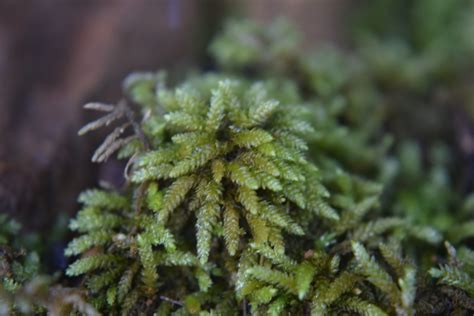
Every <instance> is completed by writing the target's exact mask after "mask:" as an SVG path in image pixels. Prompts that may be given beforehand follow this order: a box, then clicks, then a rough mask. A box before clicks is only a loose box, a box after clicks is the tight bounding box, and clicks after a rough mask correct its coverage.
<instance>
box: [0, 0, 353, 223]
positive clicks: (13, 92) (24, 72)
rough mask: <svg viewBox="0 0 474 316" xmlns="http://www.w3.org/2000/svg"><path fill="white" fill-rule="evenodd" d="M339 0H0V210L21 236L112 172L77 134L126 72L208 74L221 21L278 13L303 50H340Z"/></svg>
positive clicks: (343, 5)
mask: <svg viewBox="0 0 474 316" xmlns="http://www.w3.org/2000/svg"><path fill="white" fill-rule="evenodd" d="M351 3H352V1H348V0H258V1H252V0H242V1H220V0H133V1H132V0H94V1H93V0H86V1H79V0H71V1H64V0H45V1H23V0H20V1H18V0H0V211H1V212H7V213H9V214H12V215H14V217H15V218H17V219H18V220H19V221H20V222H21V223H22V224H23V226H24V227H26V229H28V230H38V229H48V228H50V227H51V225H53V224H54V223H53V221H52V219H53V218H56V215H57V214H59V213H61V214H65V215H66V216H68V217H69V216H71V215H72V214H74V213H75V211H76V209H77V204H76V197H77V195H78V193H79V192H80V191H81V190H82V189H84V188H86V187H92V186H95V185H96V184H97V183H98V181H99V179H103V180H106V181H110V182H112V183H114V182H117V181H118V182H119V181H120V180H119V179H120V177H121V167H119V166H114V163H113V162H112V163H109V164H105V165H103V166H102V165H94V164H92V163H91V162H90V157H91V153H92V152H93V149H94V148H95V147H96V146H97V144H98V143H99V141H100V139H101V137H102V136H103V135H97V134H96V135H88V136H86V137H78V136H77V131H78V129H79V128H80V126H81V125H83V124H84V123H85V122H87V121H88V120H90V118H91V117H88V115H89V114H88V113H86V112H85V111H83V110H82V104H84V103H85V102H89V101H104V102H115V101H116V100H117V99H118V98H119V97H120V95H121V81H122V80H123V78H124V77H125V76H126V75H127V74H128V73H130V72H131V71H137V70H158V69H167V70H170V71H171V72H175V73H180V72H183V71H184V70H185V69H189V68H190V67H194V68H199V69H202V68H204V69H206V68H212V62H211V61H210V60H209V57H208V55H207V52H206V48H207V45H208V43H209V42H210V40H211V39H212V37H213V36H214V35H215V33H217V32H219V31H220V29H221V27H222V22H223V20H224V19H225V18H226V17H227V16H229V15H241V16H246V17H250V18H252V19H255V20H257V21H262V22H266V21H271V20H272V19H274V18H275V17H278V16H281V15H284V16H286V17H287V18H288V19H289V20H290V21H291V22H293V23H294V24H295V25H296V26H297V27H298V28H299V29H300V30H301V31H303V32H304V34H305V36H306V38H305V39H306V40H305V42H304V43H305V45H308V46H311V47H314V46H318V44H319V43H327V42H331V43H334V44H336V45H339V46H342V47H344V46H347V43H346V42H347V41H346V37H347V34H345V31H347V27H346V26H345V20H346V14H347V12H348V11H349V10H350V4H351Z"/></svg>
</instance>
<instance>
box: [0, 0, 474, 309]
mask: <svg viewBox="0 0 474 316" xmlns="http://www.w3.org/2000/svg"><path fill="white" fill-rule="evenodd" d="M433 2H436V1H433ZM433 2H430V1H419V2H417V3H419V4H417V5H414V4H412V5H413V6H416V10H422V9H423V5H425V6H430V5H431V4H432V3H433ZM438 2H439V1H437V2H436V3H438ZM458 2H461V1H458ZM442 3H445V2H439V3H438V4H439V5H440V6H441V5H442ZM456 3H457V2H456ZM394 6H395V5H394ZM459 8H464V9H465V10H464V12H463V13H462V17H465V16H467V17H469V12H470V11H469V10H467V9H466V8H467V7H466V6H461V7H459ZM459 8H458V7H456V6H454V5H453V6H452V7H450V8H449V10H448V9H447V8H444V7H443V8H441V9H440V10H441V11H440V12H447V13H446V14H448V16H444V15H441V16H440V15H439V14H438V15H436V14H434V13H433V19H434V20H431V24H430V25H431V26H432V28H436V27H437V25H438V24H436V23H435V22H436V20H435V18H436V17H438V18H440V19H442V20H443V21H444V20H447V21H451V20H454V18H453V17H452V16H451V15H454V17H456V21H457V22H456V23H454V22H452V23H450V24H449V23H448V24H443V25H447V26H446V27H447V28H449V30H450V31H449V32H448V31H446V34H445V35H444V36H446V37H451V36H453V34H457V35H456V36H458V37H462V36H466V34H465V33H464V32H465V31H466V29H469V28H468V27H466V26H465V25H463V24H462V23H463V21H464V20H462V19H461V15H459V16H458V15H455V13H456V12H458V14H460V13H459ZM374 10H375V9H374ZM414 10H415V9H414ZM416 10H415V11H414V12H418V11H416ZM433 10H434V9H433ZM435 11H436V10H435ZM436 12H438V11H436ZM436 12H435V13H436ZM472 12H474V10H473V11H472ZM438 13H439V12H438ZM367 14H368V13H367ZM449 14H451V15H449ZM450 19H451V20H450ZM466 19H467V18H466ZM367 21H368V22H367ZM369 22H370V23H373V24H375V25H377V24H376V23H377V20H376V19H373V18H372V20H371V19H369V18H367V20H366V23H367V25H362V26H359V28H358V29H359V30H361V34H359V35H358V36H359V37H358V38H359V40H358V42H357V43H358V45H359V46H360V47H361V49H360V50H358V51H357V53H355V54H353V55H348V54H345V53H342V52H340V51H337V50H336V49H333V48H325V49H320V50H318V51H316V52H311V51H310V52H307V51H303V50H301V49H300V46H299V41H298V38H299V37H300V36H299V35H298V34H296V32H295V31H294V30H293V29H292V28H291V26H290V25H288V24H287V23H286V22H284V21H277V22H275V23H274V24H272V25H271V26H269V27H263V26H260V25H257V24H255V23H253V22H251V21H238V22H237V21H231V22H229V23H228V24H227V26H226V28H225V29H224V31H223V32H222V34H220V35H219V36H218V37H217V38H216V39H215V41H214V42H213V43H212V44H211V46H210V51H211V54H212V55H213V56H214V59H215V60H216V63H217V64H218V70H217V71H215V72H213V73H203V74H193V75H189V76H188V77H187V78H185V79H184V80H183V81H181V82H180V83H177V84H172V85H170V84H169V83H168V82H167V80H166V76H165V75H164V73H162V72H159V73H137V74H132V75H130V76H129V77H128V78H127V79H126V80H125V82H124V99H123V100H120V101H119V102H118V103H117V104H115V105H111V104H103V103H89V104H87V105H86V108H87V109H90V110H95V111H98V112H101V113H102V114H103V115H102V116H101V117H100V118H98V119H97V120H96V121H93V122H91V123H89V124H88V125H86V126H85V127H84V128H83V129H82V130H81V131H80V133H81V134H83V133H87V132H91V131H93V130H96V129H99V128H104V127H106V126H109V125H113V126H114V128H113V129H112V130H111V132H110V134H109V135H108V136H107V137H106V139H105V140H104V142H103V144H102V145H100V147H99V148H98V149H97V151H96V152H95V154H94V156H93V161H96V162H105V161H107V160H108V159H109V158H110V157H112V156H117V157H118V158H119V159H123V160H124V161H125V163H126V167H125V168H124V178H125V185H124V186H123V187H122V188H116V189H111V188H101V189H91V190H87V191H85V192H83V193H82V194H81V195H80V197H79V202H80V203H81V205H82V209H81V210H80V211H79V213H78V214H77V216H76V218H74V219H73V220H71V222H70V225H69V227H70V229H71V230H72V231H74V232H76V237H75V238H74V239H73V240H72V241H70V243H69V245H68V246H67V248H66V250H65V253H66V255H67V256H69V257H71V260H72V263H71V264H70V265H69V267H68V268H67V270H66V271H65V274H66V275H67V276H69V277H74V278H77V279H78V280H79V282H78V283H77V284H78V285H77V286H76V287H74V288H66V287H63V286H60V285H56V286H54V287H52V286H51V285H52V284H55V283H58V282H57V281H55V280H54V278H48V277H44V276H38V272H37V271H36V270H35V269H37V266H38V263H37V260H36V259H37V257H35V255H34V253H31V254H29V255H26V254H24V253H23V252H21V251H20V250H19V247H20V246H19V245H18V244H17V242H14V241H13V240H14V238H13V237H14V236H13V235H14V233H15V231H16V230H17V229H18V227H17V226H16V224H15V223H14V222H9V221H8V220H7V219H6V218H5V219H3V218H1V219H0V227H1V228H2V230H1V231H0V245H2V246H1V247H2V248H1V251H2V256H1V260H2V261H0V274H1V276H2V279H3V281H2V284H1V285H0V301H1V302H2V303H3V304H2V306H1V308H0V314H8V313H16V314H28V313H33V311H35V312H36V313H41V312H45V311H47V310H48V311H49V312H51V313H57V314H61V313H62V314H71V313H75V314H86V315H97V314H99V313H101V314H105V315H109V314H110V315H153V314H156V315H246V314H252V315H470V314H472V313H473V312H474V250H473V249H474V247H473V237H474V217H473V215H474V197H473V196H470V195H469V194H468V192H469V190H468V189H469V185H468V184H466V183H468V181H467V180H466V179H465V178H464V173H463V172H461V170H460V169H459V161H461V160H462V159H461V155H462V151H461V150H460V149H459V146H456V143H455V141H454V140H455V139H456V135H457V134H456V130H455V126H446V122H445V121H444V122H443V121H442V122H443V123H442V124H441V123H440V122H439V116H442V115H444V114H445V113H446V112H449V113H454V112H456V111H458V112H459V113H462V111H465V109H466V108H469V106H470V104H469V102H471V101H472V100H471V99H470V98H469V96H468V95H467V96H466V94H464V93H461V92H462V91H464V90H462V91H460V89H459V87H458V86H457V85H456V84H454V83H456V82H457V83H459V85H464V84H466V81H467V80H468V79H466V77H465V76H463V75H462V74H463V73H464V72H465V71H466V69H469V68H468V67H470V65H469V61H468V57H469V56H472V55H470V53H471V51H470V47H468V46H467V44H468V42H466V43H467V44H466V46H465V47H464V46H463V47H460V48H459V50H458V52H457V55H456V56H457V58H458V59H457V60H458V62H459V63H455V64H449V63H448V60H449V58H448V57H447V56H451V54H453V52H452V50H450V49H448V47H447V44H446V43H447V38H446V39H445V41H443V40H442V39H443V38H442V37H441V39H440V40H437V41H436V43H435V42H432V43H431V42H429V41H428V40H429V36H428V35H426V34H425V33H422V34H421V35H418V36H419V37H420V36H421V37H420V38H423V39H425V41H424V42H423V43H418V42H416V41H414V40H411V41H410V40H406V41H405V42H403V44H400V45H404V47H405V46H406V47H410V56H412V59H413V60H414V61H413V63H412V66H417V67H421V65H429V68H416V69H412V68H410V67H408V66H406V64H405V62H410V60H412V59H409V60H406V59H403V56H404V55H399V56H396V55H395V56H392V58H389V57H390V56H385V57H384V58H383V60H382V59H381V62H387V61H391V64H385V66H384V65H382V66H383V67H382V66H381V65H380V64H376V63H374V62H376V61H377V60H374V58H373V57H374V55H373V52H375V51H382V52H386V53H387V52H388V51H389V50H390V47H392V45H393V42H391V41H389V42H384V41H382V40H379V39H378V36H379V35H380V34H385V33H384V32H389V31H387V30H379V29H377V28H375V27H373V28H374V29H377V32H379V33H377V32H373V34H372V35H373V36H372V37H371V38H370V43H371V45H374V46H370V47H373V49H372V50H370V49H367V47H369V46H364V45H366V44H367V43H369V39H368V36H367V33H364V32H362V31H365V30H367V28H369V27H370V23H369ZM394 23H395V22H394ZM460 25H462V27H461V26H460ZM428 26H429V25H419V29H418V28H416V27H414V28H415V29H414V30H410V29H407V30H406V32H407V33H408V34H412V35H413V34H414V35H413V36H415V35H417V34H418V33H417V32H422V31H423V32H428V31H429V30H430V28H428ZM410 32H411V33H410ZM430 34H431V33H430ZM443 34H444V33H443ZM403 35H404V36H405V37H402V36H399V37H398V38H399V39H402V38H405V39H407V38H411V37H410V36H412V35H410V36H408V35H406V34H403ZM416 38H417V37H415V39H416ZM398 43H402V42H398ZM463 43H464V42H463ZM415 44H417V45H415ZM421 44H423V45H421ZM367 45H368V44H367ZM410 45H412V46H410ZM443 45H444V46H443ZM375 47H377V48H375ZM406 49H408V48H406ZM371 52H372V53H371ZM434 52H437V55H436V56H433V54H434ZM435 57H436V58H435ZM415 61H416V62H415ZM424 61H426V63H424ZM464 61H465V63H464ZM460 64H462V67H460ZM394 65H399V66H404V65H405V66H406V67H405V66H404V67H396V66H394ZM387 67H392V68H391V69H392V71H393V73H394V76H393V77H386V76H384V73H385V71H386V68H387ZM407 67H408V68H407ZM427 67H428V66H427ZM466 67H467V68H466ZM471 69H472V68H471ZM408 70H410V71H412V72H407V71H408ZM430 80H431V81H430ZM440 90H441V91H443V92H444V93H445V95H448V96H451V97H453V98H455V99H456V101H457V102H458V103H459V104H461V105H462V106H463V107H464V109H463V108H462V107H451V102H450V99H449V98H448V100H447V101H446V100H445V98H441V99H440V98H439V96H438V93H439V91H440ZM399 102H402V104H400V103H399ZM443 102H444V103H443ZM431 103H433V104H432V106H431V105H430V104H431ZM448 106H449V108H448V109H447V108H446V107H448ZM409 107H412V108H413V111H407V108H409ZM420 109H422V110H420ZM418 112H420V113H422V114H423V113H424V112H426V113H427V114H426V115H427V117H428V118H429V117H434V119H433V120H428V121H429V122H428V123H429V124H428V123H427V124H426V126H423V127H421V126H419V125H423V121H416V120H414V118H413V117H412V114H413V113H418ZM450 115H454V114H450ZM401 122H402V123H401ZM466 187H467V188H468V189H466ZM3 232H5V233H3ZM7 244H9V245H10V246H6V245H7ZM3 245H5V246H3ZM35 258H36V259H35Z"/></svg>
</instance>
